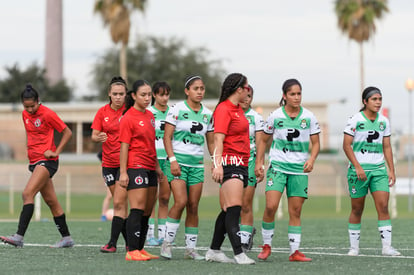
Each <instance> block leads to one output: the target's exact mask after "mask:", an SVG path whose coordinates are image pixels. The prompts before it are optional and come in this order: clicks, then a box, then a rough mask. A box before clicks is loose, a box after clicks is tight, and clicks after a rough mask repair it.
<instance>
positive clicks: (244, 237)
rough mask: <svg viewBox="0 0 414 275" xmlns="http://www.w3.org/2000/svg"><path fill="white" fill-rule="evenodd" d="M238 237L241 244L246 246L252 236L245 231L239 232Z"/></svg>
mask: <svg viewBox="0 0 414 275" xmlns="http://www.w3.org/2000/svg"><path fill="white" fill-rule="evenodd" d="M239 236H240V241H241V243H242V244H248V243H249V240H250V237H251V236H252V234H251V233H249V232H247V231H239Z"/></svg>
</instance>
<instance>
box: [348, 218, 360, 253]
mask: <svg viewBox="0 0 414 275" xmlns="http://www.w3.org/2000/svg"><path fill="white" fill-rule="evenodd" d="M348 234H349V244H350V245H351V249H355V250H359V238H360V235H361V224H360V223H348Z"/></svg>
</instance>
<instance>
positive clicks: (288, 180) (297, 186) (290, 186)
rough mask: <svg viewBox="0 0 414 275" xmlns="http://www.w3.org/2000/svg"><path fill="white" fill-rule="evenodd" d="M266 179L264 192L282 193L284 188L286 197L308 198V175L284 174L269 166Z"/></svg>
mask: <svg viewBox="0 0 414 275" xmlns="http://www.w3.org/2000/svg"><path fill="white" fill-rule="evenodd" d="M266 178H267V180H266V192H267V191H279V192H280V193H283V190H284V189H285V187H286V195H287V196H288V197H302V198H308V175H293V174H286V173H283V172H280V171H276V170H274V169H273V168H272V166H270V167H269V169H268V170H267V173H266Z"/></svg>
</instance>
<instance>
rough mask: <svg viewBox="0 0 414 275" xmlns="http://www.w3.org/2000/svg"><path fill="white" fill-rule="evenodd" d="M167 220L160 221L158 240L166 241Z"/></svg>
mask: <svg viewBox="0 0 414 275" xmlns="http://www.w3.org/2000/svg"><path fill="white" fill-rule="evenodd" d="M166 222H167V219H158V239H165V229H166V226H165V223H166Z"/></svg>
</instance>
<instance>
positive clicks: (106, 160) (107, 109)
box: [91, 104, 125, 168]
mask: <svg viewBox="0 0 414 275" xmlns="http://www.w3.org/2000/svg"><path fill="white" fill-rule="evenodd" d="M124 110H125V106H122V107H121V108H120V109H118V110H114V109H112V108H111V105H110V104H107V105H105V106H103V107H101V108H100V109H99V110H98V112H97V113H96V115H95V118H94V120H93V122H92V126H91V128H92V129H94V130H97V131H99V132H104V133H106V135H107V137H108V138H107V140H106V141H105V142H103V143H102V167H108V168H116V167H119V151H120V148H121V146H120V143H119V124H120V119H121V116H122V113H123V112H124Z"/></svg>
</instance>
